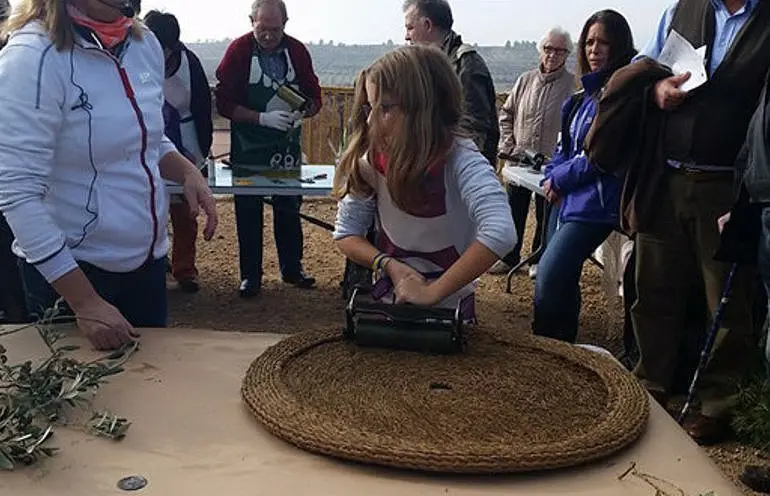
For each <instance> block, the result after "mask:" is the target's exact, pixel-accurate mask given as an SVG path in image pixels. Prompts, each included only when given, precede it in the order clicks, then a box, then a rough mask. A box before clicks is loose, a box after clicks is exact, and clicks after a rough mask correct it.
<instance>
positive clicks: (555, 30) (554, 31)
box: [537, 26, 575, 53]
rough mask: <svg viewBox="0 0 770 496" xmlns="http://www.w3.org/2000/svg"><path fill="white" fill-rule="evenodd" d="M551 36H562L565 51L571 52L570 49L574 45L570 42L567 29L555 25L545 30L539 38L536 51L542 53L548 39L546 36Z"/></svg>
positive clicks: (572, 48)
mask: <svg viewBox="0 0 770 496" xmlns="http://www.w3.org/2000/svg"><path fill="white" fill-rule="evenodd" d="M551 36H560V37H562V38H564V45H565V46H564V48H566V49H567V53H572V50H574V49H575V46H574V45H573V44H572V37H571V36H570V34H569V31H567V30H565V29H564V28H562V27H561V26H555V27H552V28H551V29H549V30H548V31H546V33H545V34H544V35H543V37H542V38H541V39H540V42H539V43H538V44H537V51H538V52H541V53H542V51H543V47H544V46H545V42H546V41H548V38H550V37H551Z"/></svg>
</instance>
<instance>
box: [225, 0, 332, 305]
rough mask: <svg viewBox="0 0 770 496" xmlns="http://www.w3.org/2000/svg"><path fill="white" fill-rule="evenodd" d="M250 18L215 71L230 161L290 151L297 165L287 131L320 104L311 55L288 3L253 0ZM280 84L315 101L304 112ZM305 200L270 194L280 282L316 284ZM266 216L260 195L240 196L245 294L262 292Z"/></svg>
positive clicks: (242, 290) (248, 160) (297, 154)
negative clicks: (306, 262)
mask: <svg viewBox="0 0 770 496" xmlns="http://www.w3.org/2000/svg"><path fill="white" fill-rule="evenodd" d="M249 19H250V20H251V24H252V32H250V33H247V34H245V35H243V36H241V37H240V38H238V39H236V40H235V41H233V42H232V43H231V44H230V46H228V47H227V51H226V52H225V55H224V57H223V58H222V61H221V62H220V64H219V67H218V68H217V71H216V76H217V80H218V83H217V87H216V93H215V96H216V104H217V110H218V111H219V114H220V115H222V116H223V117H225V118H227V119H230V122H231V126H230V128H231V133H230V134H231V138H230V160H231V161H232V162H233V163H243V164H252V163H253V164H260V163H267V162H269V161H268V160H265V159H264V157H265V156H267V157H270V156H271V155H274V154H275V153H278V154H280V155H281V156H284V154H285V153H286V149H287V148H289V149H290V153H289V155H290V156H291V158H292V159H293V160H294V161H295V163H298V162H299V161H300V160H301V151H300V150H299V149H295V148H294V146H293V145H292V144H291V142H290V141H289V137H288V133H287V131H289V130H292V129H299V121H300V119H302V118H309V117H312V116H313V115H315V114H317V113H318V111H319V110H320V109H321V86H320V85H319V83H318V77H317V76H316V74H315V71H314V70H313V63H312V60H311V59H310V53H309V52H308V50H307V48H305V46H304V45H303V44H302V43H301V42H300V41H299V40H297V39H295V38H292V37H291V36H289V35H287V34H285V32H284V30H285V28H286V22H287V21H288V19H289V18H288V15H287V12H286V4H285V3H284V2H283V0H256V1H255V2H254V3H253V4H252V7H251V15H250V16H249ZM281 85H288V86H290V87H292V88H294V89H298V90H299V91H300V92H302V93H303V94H304V95H306V96H307V97H308V98H309V99H310V105H309V108H308V109H307V110H306V111H305V112H304V114H302V113H300V112H292V111H291V108H290V107H289V105H288V104H287V103H285V102H284V101H283V100H282V99H281V98H279V97H278V94H277V92H278V88H279V87H280V86H281ZM293 132H294V131H293ZM301 204H302V197H301V196H275V197H273V206H274V208H273V233H274V235H275V244H276V249H277V251H278V261H279V265H280V269H281V277H282V279H283V281H284V282H286V283H288V284H292V285H294V286H297V287H300V288H312V287H313V286H314V285H315V278H313V277H311V276H309V275H308V274H306V273H305V271H304V270H303V268H302V252H303V236H302V225H301V223H300V217H299V209H300V206H301ZM262 216H263V203H262V199H261V198H259V197H256V196H244V195H235V218H236V223H237V229H238V245H239V257H240V270H241V285H240V295H241V297H243V298H249V297H252V296H255V295H257V294H259V292H260V290H261V288H262V252H263V246H262V230H263V220H262V219H263V217H262Z"/></svg>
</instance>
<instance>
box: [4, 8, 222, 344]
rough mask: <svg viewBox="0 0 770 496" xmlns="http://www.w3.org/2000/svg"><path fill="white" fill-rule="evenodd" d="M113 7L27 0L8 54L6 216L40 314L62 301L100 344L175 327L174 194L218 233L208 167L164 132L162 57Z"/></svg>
mask: <svg viewBox="0 0 770 496" xmlns="http://www.w3.org/2000/svg"><path fill="white" fill-rule="evenodd" d="M122 7H123V3H122V2H117V1H114V0H66V1H61V0H22V1H21V2H20V3H19V5H18V8H17V10H16V12H15V15H13V16H12V17H11V18H10V20H9V21H8V23H7V24H6V26H5V30H6V31H7V32H8V33H9V38H8V44H7V45H6V47H5V48H4V49H3V50H2V51H0V211H2V213H3V214H4V215H5V217H6V219H7V220H8V224H9V225H10V226H11V230H12V231H13V234H14V236H15V240H14V252H15V253H16V254H17V255H18V256H19V257H21V258H22V259H23V260H24V263H23V264H22V273H23V279H24V285H25V290H26V295H27V303H28V308H29V311H30V312H32V313H34V314H35V315H36V316H38V317H40V316H42V314H43V312H45V310H47V309H49V308H51V307H53V306H54V304H55V302H56V300H57V298H58V296H61V297H63V298H64V300H65V301H66V303H67V305H68V306H69V307H70V309H71V311H72V312H73V313H74V316H75V317H76V319H77V324H78V327H79V328H80V329H81V330H82V331H83V333H84V334H85V335H86V337H87V338H88V339H89V340H90V341H91V343H92V344H93V346H94V347H95V348H97V349H102V350H106V349H115V348H119V347H121V346H124V345H127V344H129V343H131V342H132V341H134V340H136V339H137V337H138V334H137V332H136V330H135V328H136V327H162V326H165V325H166V321H167V307H166V278H165V267H166V254H167V252H168V244H169V243H168V236H167V233H166V225H167V224H168V194H167V193H166V188H165V181H166V180H168V181H173V182H176V183H179V184H181V185H182V186H183V188H184V192H185V198H186V199H187V201H188V203H189V204H190V206H191V208H192V211H193V213H195V214H197V213H198V211H199V209H200V208H201V207H202V208H203V209H204V210H205V212H206V215H207V217H208V221H207V224H206V227H205V230H204V237H205V238H206V239H211V237H212V236H213V234H214V231H215V229H216V225H217V215H216V209H215V204H214V197H213V195H212V194H211V191H210V190H209V188H208V186H207V185H206V181H205V180H204V178H203V176H202V175H201V173H200V171H199V170H198V169H197V168H196V167H195V166H194V165H193V164H192V163H190V161H188V160H187V159H186V158H185V157H184V156H183V155H181V154H180V153H179V152H178V151H177V150H176V147H175V146H174V144H173V143H171V142H170V141H169V140H168V139H167V138H165V136H164V134H163V114H162V102H163V66H164V64H163V51H162V50H161V47H160V44H159V43H158V41H157V40H156V39H155V37H154V36H152V35H151V33H150V32H149V30H148V29H147V28H146V27H144V26H143V25H142V24H141V23H139V22H137V21H135V20H133V19H131V18H127V17H125V16H124V15H123V13H122Z"/></svg>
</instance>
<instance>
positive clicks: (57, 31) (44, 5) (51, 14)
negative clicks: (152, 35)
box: [2, 0, 142, 50]
mask: <svg viewBox="0 0 770 496" xmlns="http://www.w3.org/2000/svg"><path fill="white" fill-rule="evenodd" d="M67 1H68V0H21V2H20V3H19V5H18V6H17V7H16V8H15V9H14V11H13V14H11V17H10V18H9V19H8V22H7V23H6V24H5V26H3V31H2V36H3V37H7V36H8V35H9V34H10V33H12V32H14V31H18V30H19V29H21V28H23V27H24V26H26V25H27V24H29V23H30V22H32V21H39V22H40V23H41V24H42V25H43V29H45V31H46V32H47V33H48V37H49V38H50V40H51V41H52V42H53V43H54V44H55V45H56V49H57V50H64V49H68V48H71V47H72V45H73V44H74V43H75V31H74V28H73V23H72V19H71V18H70V16H69V14H68V13H67V7H66V5H65V4H66V2H67ZM132 34H133V35H134V36H135V37H137V38H141V37H142V30H141V27H140V25H139V23H138V21H136V20H134V27H133V28H132Z"/></svg>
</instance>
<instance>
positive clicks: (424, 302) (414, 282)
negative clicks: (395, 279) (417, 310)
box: [393, 275, 441, 307]
mask: <svg viewBox="0 0 770 496" xmlns="http://www.w3.org/2000/svg"><path fill="white" fill-rule="evenodd" d="M435 288H436V287H435V286H434V285H432V284H430V283H428V282H427V281H426V280H425V278H424V277H422V276H419V275H418V276H407V277H406V278H404V279H402V280H401V282H399V283H398V284H397V285H396V286H395V288H394V290H393V292H394V293H395V295H396V303H412V304H413V305H420V306H424V307H430V306H433V305H436V304H437V303H438V302H440V301H441V300H440V298H439V297H438V294H437V293H436V291H435Z"/></svg>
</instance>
